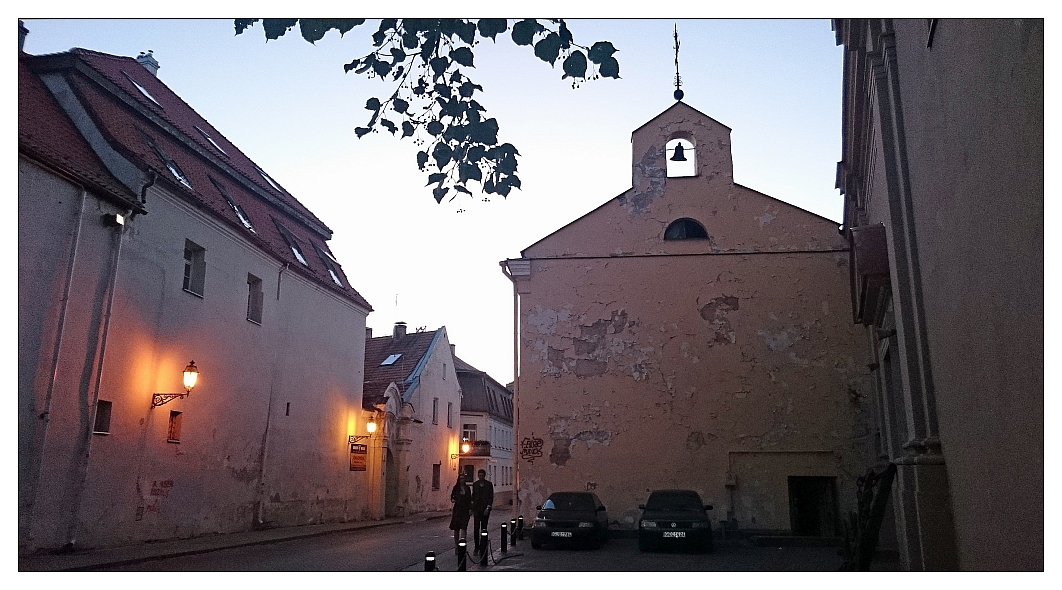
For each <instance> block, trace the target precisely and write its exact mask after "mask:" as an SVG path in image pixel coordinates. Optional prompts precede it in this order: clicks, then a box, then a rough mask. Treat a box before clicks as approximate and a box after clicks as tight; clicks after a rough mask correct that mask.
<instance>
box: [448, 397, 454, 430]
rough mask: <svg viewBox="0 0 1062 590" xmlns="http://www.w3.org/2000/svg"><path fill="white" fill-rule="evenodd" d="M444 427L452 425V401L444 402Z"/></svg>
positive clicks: (451, 426)
mask: <svg viewBox="0 0 1062 590" xmlns="http://www.w3.org/2000/svg"><path fill="white" fill-rule="evenodd" d="M446 427H447V428H453V427H454V402H446Z"/></svg>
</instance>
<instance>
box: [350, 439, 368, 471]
mask: <svg viewBox="0 0 1062 590" xmlns="http://www.w3.org/2000/svg"><path fill="white" fill-rule="evenodd" d="M367 453H368V447H367V446H365V445H359V444H355V443H351V445H350V470H351V471H365V456H366V454H367Z"/></svg>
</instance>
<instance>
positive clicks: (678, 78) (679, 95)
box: [675, 23, 683, 100]
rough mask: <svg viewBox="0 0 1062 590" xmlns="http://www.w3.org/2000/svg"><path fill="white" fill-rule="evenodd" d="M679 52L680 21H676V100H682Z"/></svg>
mask: <svg viewBox="0 0 1062 590" xmlns="http://www.w3.org/2000/svg"><path fill="white" fill-rule="evenodd" d="M678 52H679V39H678V23H675V100H682V94H683V93H682V76H679V68H678Z"/></svg>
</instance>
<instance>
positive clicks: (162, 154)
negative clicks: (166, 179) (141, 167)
mask: <svg viewBox="0 0 1062 590" xmlns="http://www.w3.org/2000/svg"><path fill="white" fill-rule="evenodd" d="M144 139H145V140H146V141H147V144H148V145H149V146H151V149H152V150H153V151H154V152H155V155H157V156H158V157H159V159H160V160H162V163H163V164H165V165H166V169H168V170H169V171H170V174H172V175H173V177H174V178H175V179H177V182H180V183H181V184H183V185H184V186H186V187H188V188H192V183H191V182H189V181H188V177H187V176H185V175H184V171H182V170H181V167H180V166H178V165H177V162H174V161H173V158H171V157H170V155H169V154H167V153H166V150H164V149H162V146H160V145H159V144H158V142H156V141H155V140H154V139H153V138H151V136H149V135H147V134H144Z"/></svg>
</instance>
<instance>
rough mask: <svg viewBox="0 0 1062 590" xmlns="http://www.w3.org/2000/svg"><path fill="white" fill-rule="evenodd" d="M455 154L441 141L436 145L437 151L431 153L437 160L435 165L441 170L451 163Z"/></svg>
mask: <svg viewBox="0 0 1062 590" xmlns="http://www.w3.org/2000/svg"><path fill="white" fill-rule="evenodd" d="M453 154H454V151H453V150H452V149H450V146H448V145H446V144H445V143H443V142H441V141H440V142H439V143H437V144H435V149H433V150H432V151H431V155H432V157H433V158H435V165H436V166H438V167H439V169H440V170H441V169H442V168H443V167H444V166H446V165H447V164H449V163H450V159H451V158H452V157H453Z"/></svg>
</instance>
